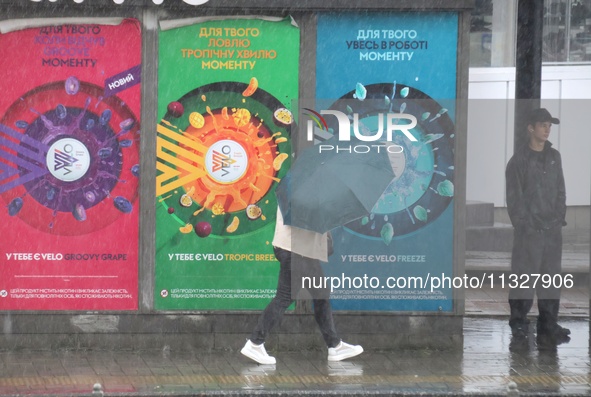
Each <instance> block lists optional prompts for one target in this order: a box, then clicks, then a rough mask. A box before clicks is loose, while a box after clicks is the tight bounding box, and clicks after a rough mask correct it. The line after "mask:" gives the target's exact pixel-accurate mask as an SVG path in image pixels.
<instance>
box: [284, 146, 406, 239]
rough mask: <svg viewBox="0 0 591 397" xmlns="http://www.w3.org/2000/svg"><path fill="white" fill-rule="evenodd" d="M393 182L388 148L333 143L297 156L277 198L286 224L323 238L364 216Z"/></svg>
mask: <svg viewBox="0 0 591 397" xmlns="http://www.w3.org/2000/svg"><path fill="white" fill-rule="evenodd" d="M352 139H353V138H352ZM331 147H332V150H330V148H331ZM321 149H322V150H321ZM356 149H357V152H356ZM368 149H369V152H367V153H365V151H367V150H368ZM394 177H395V175H394V171H393V170H392V164H391V162H390V159H389V157H388V151H387V149H386V146H380V147H379V151H378V148H377V144H376V143H375V142H372V143H370V144H368V143H367V142H360V141H358V140H352V141H344V142H339V141H337V139H336V138H331V139H329V140H327V141H325V142H323V143H322V145H314V146H311V147H308V148H306V149H304V150H303V151H302V152H301V153H299V154H298V156H297V158H296V160H295V162H294V163H293V165H292V167H291V169H290V170H289V171H288V173H287V174H286V176H285V177H284V178H283V179H282V180H281V182H280V183H279V185H278V186H277V189H276V191H275V194H276V196H277V202H278V204H279V208H280V210H281V214H282V215H283V220H284V222H285V224H287V225H291V226H295V227H298V228H301V229H307V230H312V231H316V232H319V233H324V232H327V231H329V230H331V229H334V228H335V227H338V226H341V225H344V224H346V223H349V222H351V221H354V220H356V219H359V218H361V217H363V216H366V215H368V214H369V213H370V212H371V209H372V208H373V207H374V205H375V204H376V203H377V201H378V200H379V198H380V197H381V196H382V194H383V193H384V191H385V190H386V188H387V187H388V185H389V184H390V182H392V180H393V179H394Z"/></svg>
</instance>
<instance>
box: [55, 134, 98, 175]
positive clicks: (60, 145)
mask: <svg viewBox="0 0 591 397" xmlns="http://www.w3.org/2000/svg"><path fill="white" fill-rule="evenodd" d="M45 162H46V165H47V169H48V170H49V172H50V173H51V175H53V176H54V177H55V178H57V179H58V180H60V181H64V182H73V181H77V180H78V179H80V178H82V177H83V176H84V175H85V174H86V171H88V168H89V167H90V153H89V152H88V149H87V148H86V146H84V144H83V143H82V142H80V141H79V140H77V139H74V138H63V139H58V140H57V141H55V142H54V143H53V144H52V145H51V146H50V147H49V151H48V152H47V157H46V159H45Z"/></svg>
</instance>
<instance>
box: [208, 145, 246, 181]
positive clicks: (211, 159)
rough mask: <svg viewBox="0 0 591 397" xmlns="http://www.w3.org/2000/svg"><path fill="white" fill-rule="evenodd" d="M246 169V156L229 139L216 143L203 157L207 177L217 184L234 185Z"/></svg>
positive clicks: (242, 150)
mask: <svg viewBox="0 0 591 397" xmlns="http://www.w3.org/2000/svg"><path fill="white" fill-rule="evenodd" d="M247 167H248V154H247V153H246V150H244V148H243V147H242V145H240V144H239V143H237V142H234V141H231V140H229V139H222V140H221V141H217V142H216V143H214V144H213V145H211V146H210V147H209V149H208V150H207V153H206V155H205V168H206V169H207V172H208V173H209V176H210V177H211V178H212V179H214V180H215V181H216V182H219V183H224V184H226V183H234V182H236V181H238V180H240V178H242V177H243V176H244V174H245V172H246V168H247Z"/></svg>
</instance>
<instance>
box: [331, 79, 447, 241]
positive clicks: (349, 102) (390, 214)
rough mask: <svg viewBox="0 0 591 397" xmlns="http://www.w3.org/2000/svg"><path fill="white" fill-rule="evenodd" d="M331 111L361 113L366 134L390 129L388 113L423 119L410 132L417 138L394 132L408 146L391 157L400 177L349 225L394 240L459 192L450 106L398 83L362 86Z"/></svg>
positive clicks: (426, 220) (427, 219) (427, 220)
mask: <svg viewBox="0 0 591 397" xmlns="http://www.w3.org/2000/svg"><path fill="white" fill-rule="evenodd" d="M330 109H331V110H339V111H341V112H343V113H345V114H348V115H350V118H351V119H353V114H355V115H356V117H357V120H358V123H357V128H358V130H359V131H360V133H361V134H365V135H372V136H375V134H376V131H379V130H380V128H384V130H386V127H384V126H385V125H387V123H388V121H387V120H384V118H385V117H386V115H387V114H392V113H398V114H404V115H412V116H414V117H415V119H416V121H417V125H416V126H415V127H414V128H412V129H410V130H409V132H410V133H411V134H412V136H414V137H415V138H416V141H414V142H413V141H411V140H410V139H409V138H408V137H407V136H405V134H403V133H402V132H401V131H400V130H394V132H393V133H392V141H391V142H392V143H393V144H395V145H398V146H399V147H400V148H402V152H401V153H400V154H396V155H395V156H391V161H392V165H393V168H394V172H395V175H396V177H395V179H394V180H393V181H392V183H391V184H390V185H389V186H388V188H387V189H386V191H385V192H384V194H383V195H382V197H381V198H380V200H379V201H378V203H377V204H376V205H375V206H374V208H373V209H372V212H371V214H370V215H369V216H367V217H364V218H362V219H360V220H356V221H354V222H351V223H349V224H347V225H345V227H346V228H347V229H350V230H351V231H353V232H356V233H359V234H361V235H364V236H369V237H376V238H380V239H382V240H383V241H384V242H385V243H386V244H389V243H390V242H391V241H392V239H393V238H394V237H396V236H403V235H406V234H409V233H412V232H414V231H416V230H418V229H420V228H422V227H424V226H425V225H427V224H429V223H431V222H433V221H434V220H435V219H437V218H438V217H439V216H440V215H441V213H443V211H444V210H445V209H446V208H447V207H448V206H449V204H450V202H451V201H452V198H453V191H454V184H453V181H454V153H453V147H454V136H455V135H454V124H453V122H452V120H451V119H450V117H449V115H448V109H446V108H445V107H443V106H442V105H441V104H439V103H438V102H437V101H435V100H434V99H433V98H431V97H429V96H428V95H426V94H425V93H423V92H421V91H420V90H417V89H415V88H413V87H409V86H405V85H402V84H398V85H397V84H396V83H394V84H392V83H378V84H372V85H368V86H363V85H361V84H358V85H357V87H356V89H355V90H353V91H351V92H349V93H347V94H345V95H344V96H342V97H341V98H340V99H339V100H337V101H336V102H335V103H333V104H332V105H331V107H330ZM327 122H328V129H329V131H330V130H333V131H336V130H337V129H338V125H336V121H335V120H334V118H327ZM392 122H393V123H394V124H396V123H398V122H399V123H400V124H403V123H405V120H404V118H403V117H401V118H400V120H397V119H394V120H393V121H392ZM331 123H332V124H331ZM380 126H381V127H380ZM385 135H386V134H385V133H384V135H383V136H385Z"/></svg>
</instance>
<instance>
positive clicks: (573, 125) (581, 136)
mask: <svg viewBox="0 0 591 397" xmlns="http://www.w3.org/2000/svg"><path fill="white" fill-rule="evenodd" d="M514 98H515V68H472V69H470V84H469V101H468V159H467V167H468V168H467V197H466V198H467V199H468V200H477V201H484V202H489V203H494V205H495V206H496V207H504V206H505V166H506V164H507V162H508V161H509V159H510V158H511V156H512V154H513V129H514V128H513V125H514V119H515V112H514V110H515V101H514ZM542 107H546V108H547V109H548V110H549V111H550V112H551V113H552V115H553V116H555V117H558V118H560V125H555V126H553V127H552V133H551V135H550V141H551V142H552V143H553V145H554V147H555V148H556V149H558V150H559V151H560V152H561V154H562V161H563V167H564V174H565V180H566V193H567V205H589V204H590V201H591V200H590V193H591V65H585V66H572V65H571V66H545V67H544V68H543V69H542Z"/></svg>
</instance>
